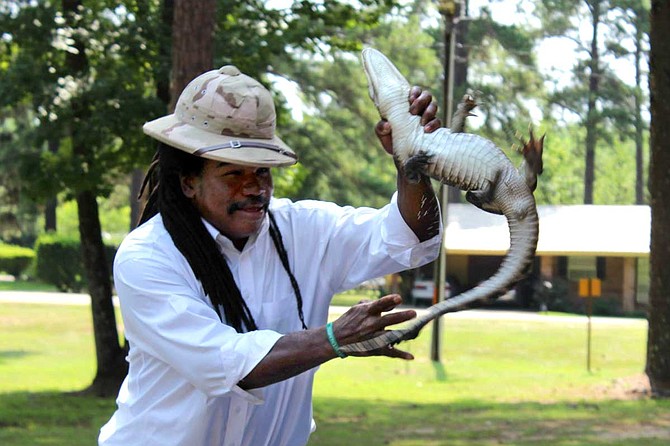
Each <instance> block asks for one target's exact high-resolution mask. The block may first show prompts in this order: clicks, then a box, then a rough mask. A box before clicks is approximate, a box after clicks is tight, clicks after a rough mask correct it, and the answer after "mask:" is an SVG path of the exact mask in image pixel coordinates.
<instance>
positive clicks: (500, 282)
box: [340, 48, 542, 353]
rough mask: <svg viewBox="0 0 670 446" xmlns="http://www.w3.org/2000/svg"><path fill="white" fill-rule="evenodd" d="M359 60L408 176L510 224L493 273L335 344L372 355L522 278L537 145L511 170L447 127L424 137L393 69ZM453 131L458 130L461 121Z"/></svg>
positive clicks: (529, 242)
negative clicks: (418, 312)
mask: <svg viewBox="0 0 670 446" xmlns="http://www.w3.org/2000/svg"><path fill="white" fill-rule="evenodd" d="M362 56H363V65H364V68H365V72H366V74H367V76H368V86H369V92H370V97H371V98H372V100H373V101H374V103H375V105H376V106H377V109H378V110H379V113H380V115H381V117H382V118H384V119H387V120H388V121H389V123H390V124H391V128H392V129H393V133H392V135H393V148H394V156H396V157H397V159H398V160H399V161H400V162H401V163H402V164H403V165H404V167H405V170H406V172H408V173H410V175H411V173H412V172H415V174H418V173H419V172H420V173H423V174H425V175H428V176H430V177H432V178H434V179H436V180H438V181H441V182H443V183H445V184H448V185H450V186H455V187H458V188H459V189H461V190H465V191H468V192H467V194H466V198H467V199H468V201H470V202H472V203H473V204H475V205H476V206H478V207H480V208H481V209H483V210H486V211H488V212H493V213H497V214H503V215H504V216H505V217H506V218H507V222H508V225H509V232H510V249H509V251H508V252H507V255H506V256H505V258H504V259H503V262H502V264H501V265H500V268H499V269H498V271H497V272H496V273H495V274H494V275H493V276H492V277H490V278H489V279H488V280H486V281H485V282H482V283H481V284H479V285H477V286H476V287H475V288H472V289H471V290H468V291H466V292H465V293H462V294H460V295H458V296H455V297H453V298H450V299H447V300H445V301H443V302H439V303H437V304H435V305H433V306H431V307H430V308H428V310H427V311H426V313H425V314H424V315H422V316H421V317H419V318H417V319H415V320H413V321H412V322H410V323H409V325H407V326H406V327H404V328H401V329H398V330H391V331H385V332H384V333H383V334H381V335H379V336H376V337H374V338H371V339H368V340H366V341H362V342H358V343H354V344H348V345H343V346H341V347H340V348H341V350H342V351H343V352H345V353H355V352H364V351H371V350H377V349H380V348H385V347H388V346H389V345H393V344H396V343H398V342H401V341H404V340H408V339H413V338H415V337H416V336H417V335H418V333H419V331H420V330H421V328H423V326H425V325H426V324H427V323H428V322H430V321H432V320H433V319H435V318H437V317H439V316H441V315H443V314H445V313H447V312H449V311H454V310H456V309H458V308H460V307H462V306H463V305H465V304H468V303H471V302H474V301H477V300H480V299H485V298H488V297H491V296H495V295H497V294H502V293H504V292H505V291H507V290H508V289H509V288H510V287H512V286H513V285H514V284H515V283H516V282H517V281H519V280H520V279H521V278H523V277H524V275H525V271H526V270H527V268H528V267H529V265H530V263H531V262H532V260H533V257H534V255H535V248H536V246H537V239H538V232H539V231H538V226H539V221H538V216H537V209H536V206H535V198H534V197H533V192H532V189H534V188H535V184H536V179H537V175H538V174H539V173H540V172H541V165H542V163H541V156H542V140H540V141H539V143H538V142H537V141H536V140H534V138H533V136H532V132H531V141H529V142H528V143H527V144H526V146H527V147H526V148H525V149H524V156H525V157H526V160H527V161H528V162H527V163H524V165H522V168H520V169H519V171H518V170H517V169H515V168H514V166H513V165H512V163H511V161H510V160H509V158H507V156H506V155H505V154H504V153H503V151H502V150H500V149H499V148H498V147H496V145H495V144H493V143H492V142H491V141H489V140H487V139H484V138H482V137H480V136H477V135H473V134H468V133H452V132H451V131H450V130H449V129H446V128H442V129H439V130H437V131H435V132H433V133H425V132H424V131H423V127H422V126H421V124H420V122H419V121H420V117H418V116H415V115H412V114H410V113H409V110H408V107H407V98H408V96H409V90H410V85H409V83H408V82H407V81H406V80H405V78H404V77H403V76H402V75H401V74H400V72H399V71H398V70H397V68H396V67H395V66H394V65H393V64H392V63H391V62H390V61H389V60H388V59H387V58H386V57H385V56H384V55H383V54H382V53H380V52H379V51H376V50H374V49H371V48H368V49H365V50H363V55H362ZM463 119H464V117H463ZM457 125H458V126H460V127H461V128H462V122H459V123H458V124H457ZM455 128H456V127H455ZM526 151H527V152H528V154H527V153H526ZM531 159H532V162H531ZM538 166H539V168H538Z"/></svg>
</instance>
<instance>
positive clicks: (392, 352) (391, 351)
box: [383, 345, 414, 361]
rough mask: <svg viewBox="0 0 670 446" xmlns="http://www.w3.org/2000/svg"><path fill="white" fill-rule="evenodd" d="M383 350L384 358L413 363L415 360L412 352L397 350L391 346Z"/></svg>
mask: <svg viewBox="0 0 670 446" xmlns="http://www.w3.org/2000/svg"><path fill="white" fill-rule="evenodd" d="M383 350H385V352H384V354H383V356H388V357H389V358H399V359H405V360H407V361H411V360H412V359H414V355H412V354H411V353H410V352H406V351H404V350H399V349H397V348H395V347H394V346H393V345H389V346H388V347H386V348H384V349H383Z"/></svg>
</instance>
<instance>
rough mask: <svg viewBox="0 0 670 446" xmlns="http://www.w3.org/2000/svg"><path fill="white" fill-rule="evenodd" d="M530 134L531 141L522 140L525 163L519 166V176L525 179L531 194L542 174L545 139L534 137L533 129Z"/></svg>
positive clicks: (521, 150) (530, 129)
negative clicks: (538, 177)
mask: <svg viewBox="0 0 670 446" xmlns="http://www.w3.org/2000/svg"><path fill="white" fill-rule="evenodd" d="M528 131H529V133H530V139H529V140H528V141H524V140H523V139H521V144H523V147H522V148H521V149H520V152H521V153H522V154H523V161H522V162H521V165H520V166H519V169H518V172H519V174H520V175H521V176H522V177H523V178H525V180H526V184H527V185H528V187H529V188H530V190H531V192H532V191H534V190H535V188H536V187H537V176H538V175H540V174H541V173H542V169H543V165H542V151H543V149H544V137H545V136H546V135H542V137H541V138H540V139H535V135H533V128H532V127H531V128H529V129H528Z"/></svg>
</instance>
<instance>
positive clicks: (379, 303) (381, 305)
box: [369, 294, 402, 314]
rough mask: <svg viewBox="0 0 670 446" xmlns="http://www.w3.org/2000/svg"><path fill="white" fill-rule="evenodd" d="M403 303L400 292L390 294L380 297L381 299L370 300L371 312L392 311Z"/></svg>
mask: <svg viewBox="0 0 670 446" xmlns="http://www.w3.org/2000/svg"><path fill="white" fill-rule="evenodd" d="M401 303H402V298H401V297H400V296H399V295H398V294H389V295H387V296H384V297H380V298H379V299H377V300H375V301H372V302H370V308H369V312H370V313H371V314H374V313H382V312H384V311H391V310H393V309H394V308H395V307H397V306H398V305H400V304H401Z"/></svg>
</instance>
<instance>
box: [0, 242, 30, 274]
mask: <svg viewBox="0 0 670 446" xmlns="http://www.w3.org/2000/svg"><path fill="white" fill-rule="evenodd" d="M34 258H35V251H33V250H32V249H30V248H24V247H23V246H16V245H6V244H4V243H0V271H2V272H5V273H7V274H11V275H12V276H14V277H19V276H20V275H21V274H22V273H23V272H24V271H25V270H26V269H28V267H29V266H30V264H31V263H32V261H33V259H34Z"/></svg>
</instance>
